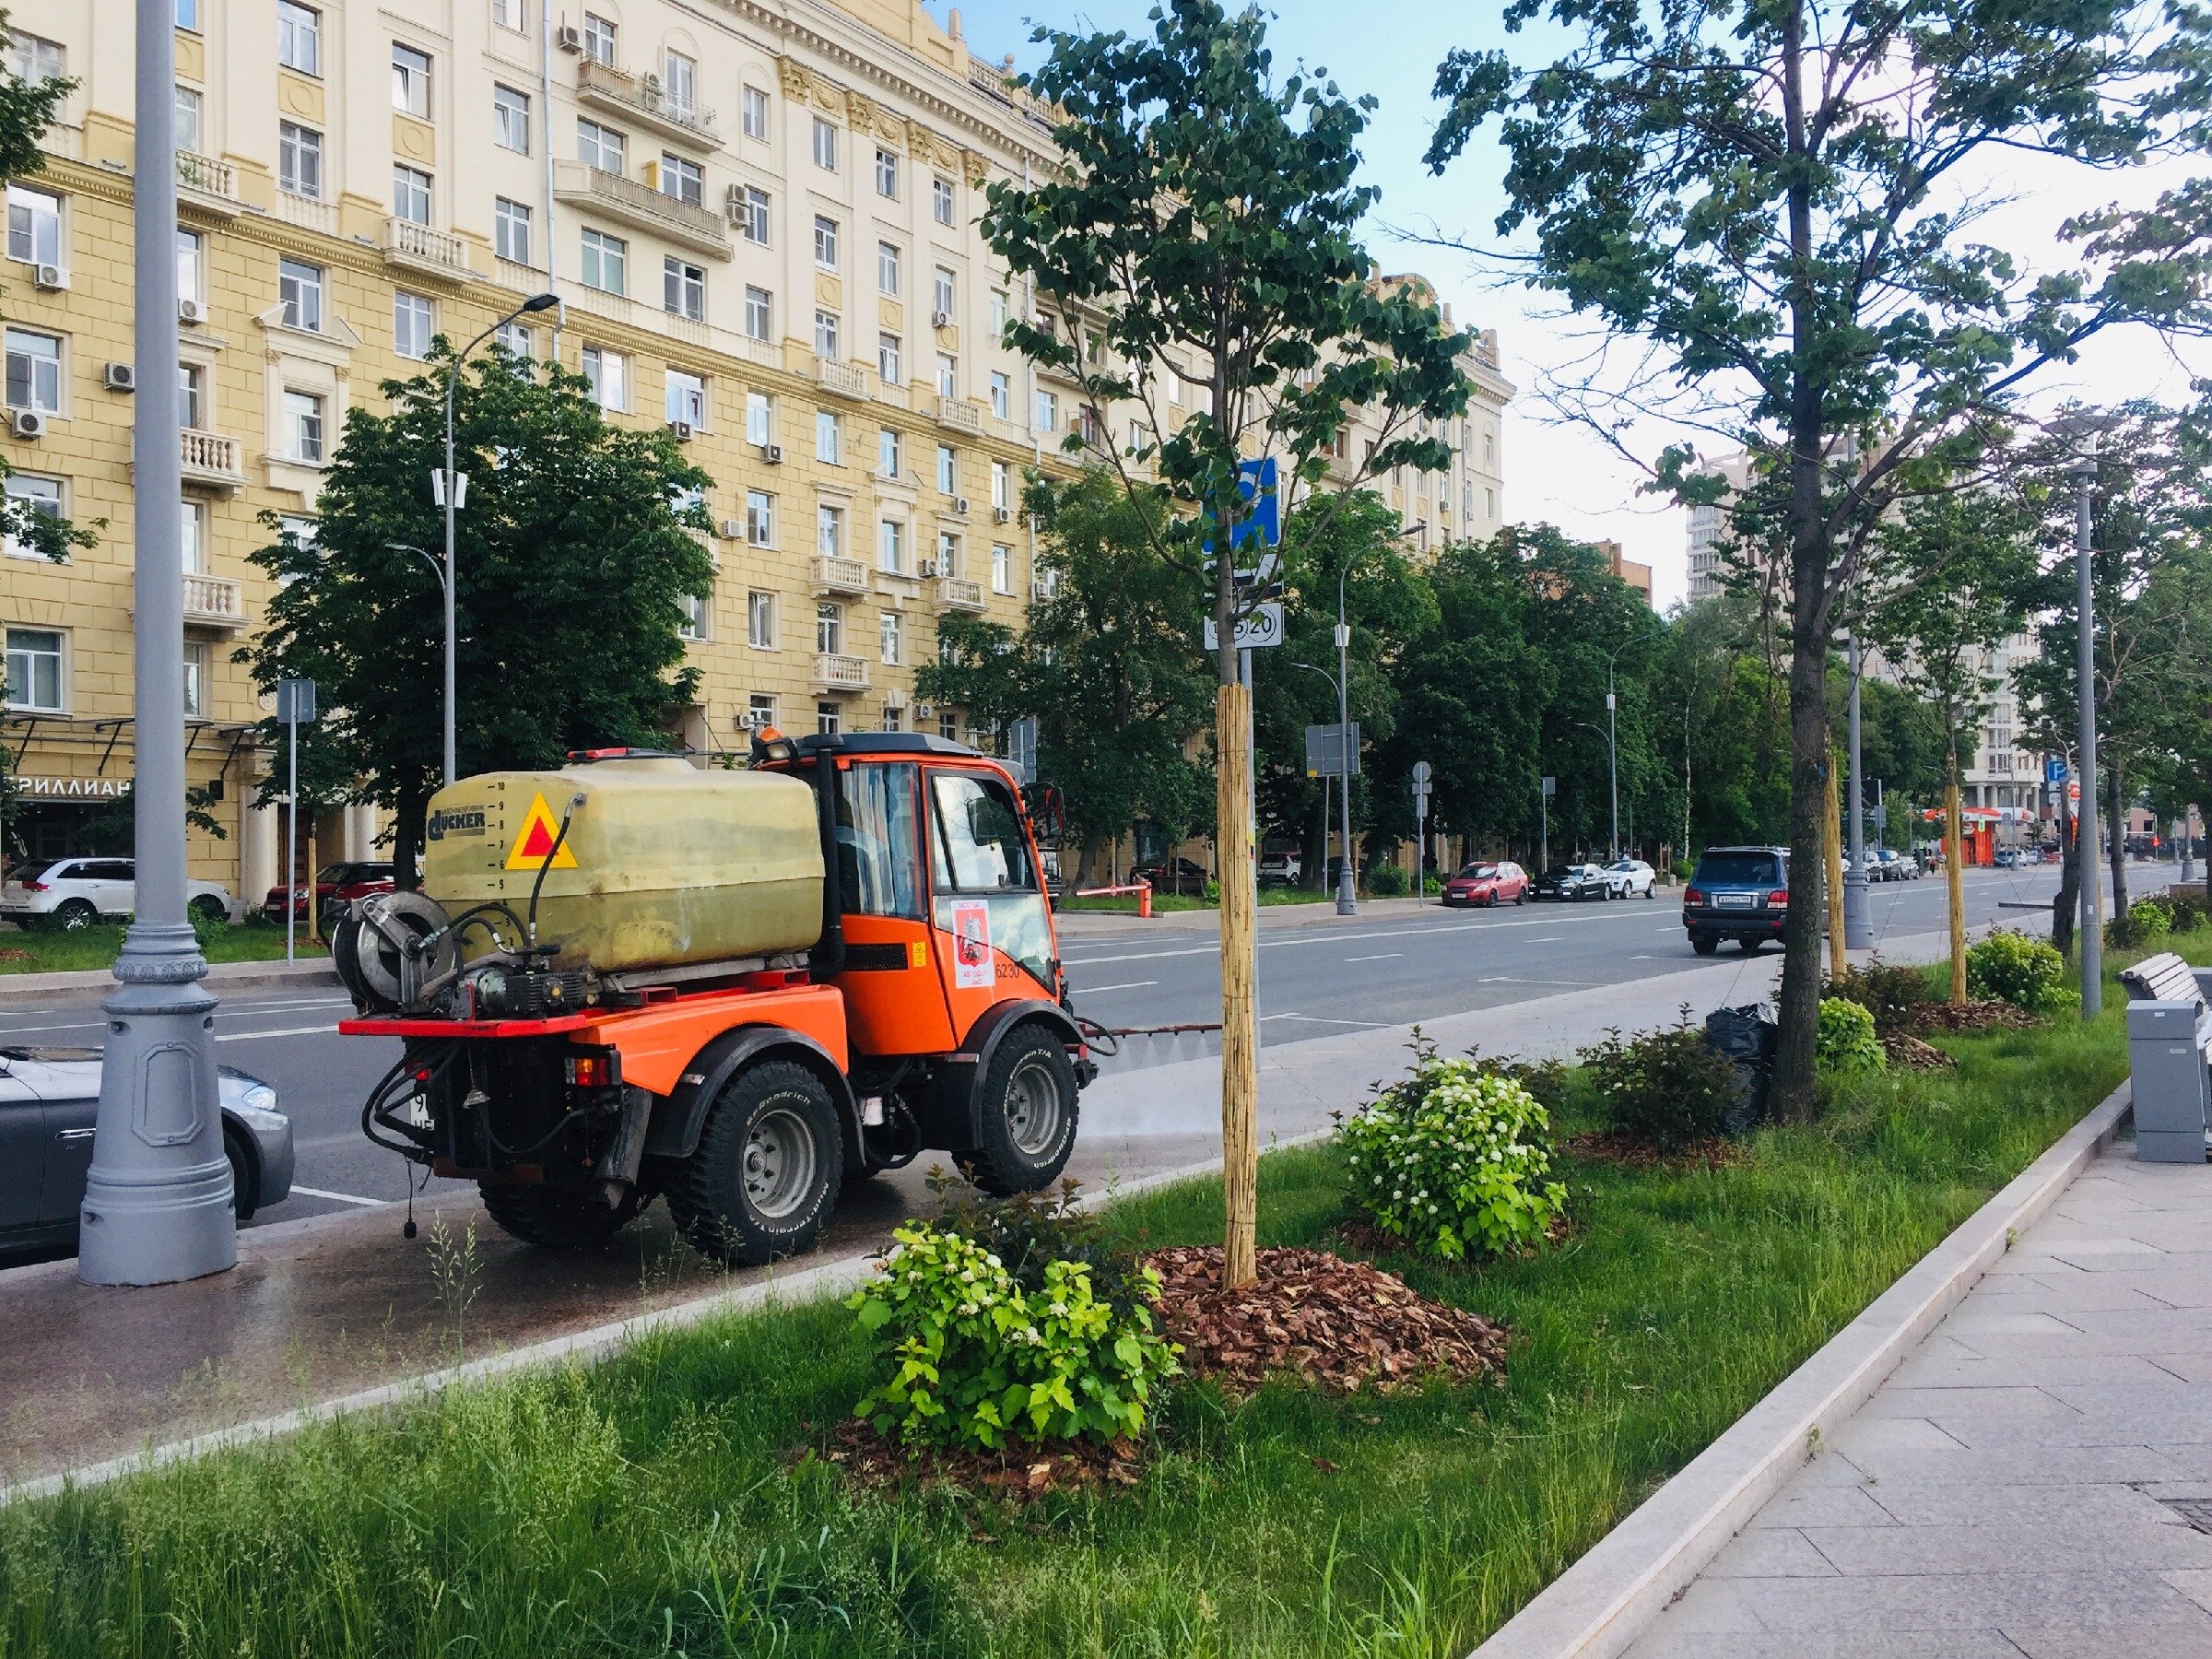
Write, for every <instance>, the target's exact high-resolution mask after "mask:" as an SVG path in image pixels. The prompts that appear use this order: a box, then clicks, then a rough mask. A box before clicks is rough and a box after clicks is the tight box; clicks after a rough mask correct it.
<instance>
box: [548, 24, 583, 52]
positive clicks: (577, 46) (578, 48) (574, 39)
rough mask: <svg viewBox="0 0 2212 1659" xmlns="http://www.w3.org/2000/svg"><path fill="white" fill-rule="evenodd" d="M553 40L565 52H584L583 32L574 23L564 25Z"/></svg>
mask: <svg viewBox="0 0 2212 1659" xmlns="http://www.w3.org/2000/svg"><path fill="white" fill-rule="evenodd" d="M553 39H554V40H555V41H556V42H558V43H559V47H560V49H561V50H562V51H563V52H582V50H583V31H582V29H578V28H577V27H576V26H575V25H574V24H573V23H563V24H562V25H561V26H560V29H559V32H557V33H556V34H555V35H554V37H553Z"/></svg>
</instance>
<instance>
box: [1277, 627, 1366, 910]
mask: <svg viewBox="0 0 2212 1659" xmlns="http://www.w3.org/2000/svg"><path fill="white" fill-rule="evenodd" d="M1348 631H1349V630H1348V629H1346V628H1345V627H1344V625H1343V624H1342V623H1339V624H1337V635H1338V637H1339V639H1341V638H1342V637H1343V636H1344V635H1345V634H1346V633H1347V632H1348ZM1343 660H1344V659H1343V655H1342V653H1341V652H1340V653H1339V654H1338V657H1337V661H1338V663H1339V664H1341V663H1342V662H1343ZM1290 666H1291V667H1293V668H1296V669H1298V670H1299V671H1300V673H1303V674H1318V675H1320V676H1321V677H1322V678H1323V679H1324V680H1327V681H1328V682H1329V688H1330V689H1331V690H1333V691H1334V692H1335V693H1336V724H1337V731H1338V735H1339V740H1338V743H1337V755H1336V771H1337V778H1338V782H1339V785H1340V787H1339V790H1338V793H1339V794H1342V795H1344V797H1345V798H1346V800H1347V801H1349V800H1350V798H1351V787H1352V783H1351V775H1350V773H1349V772H1348V771H1347V770H1346V768H1347V766H1348V765H1349V762H1348V761H1347V759H1345V756H1344V752H1343V751H1344V749H1345V748H1346V747H1347V745H1346V744H1345V743H1344V742H1343V741H1342V734H1343V729H1344V721H1345V712H1344V710H1345V700H1344V690H1345V687H1344V681H1342V680H1341V679H1339V678H1337V677H1336V676H1335V675H1334V674H1331V673H1330V672H1329V671H1328V670H1327V669H1326V668H1316V667H1315V666H1314V665H1312V664H1311V663H1293V664H1291V665H1290ZM1322 788H1323V790H1324V792H1325V791H1326V790H1327V788H1328V780H1327V778H1326V777H1325V776H1324V778H1323V780H1322ZM1325 805H1326V804H1325V802H1324V807H1325ZM1324 822H1325V820H1324ZM1321 867H1322V868H1323V869H1324V870H1326V869H1327V868H1328V867H1329V838H1328V834H1327V831H1326V830H1324V831H1323V834H1322V838H1321ZM1351 867H1352V815H1351V809H1350V808H1349V806H1347V807H1346V809H1345V814H1344V870H1343V871H1339V872H1338V875H1337V878H1336V913H1337V914H1338V915H1343V916H1348V915H1350V914H1351V913H1352V910H1351V907H1352V905H1353V903H1354V900H1353V897H1352V895H1351V894H1350V893H1349V892H1347V890H1346V887H1347V883H1346V881H1345V877H1344V872H1345V871H1349V870H1350V869H1351Z"/></svg>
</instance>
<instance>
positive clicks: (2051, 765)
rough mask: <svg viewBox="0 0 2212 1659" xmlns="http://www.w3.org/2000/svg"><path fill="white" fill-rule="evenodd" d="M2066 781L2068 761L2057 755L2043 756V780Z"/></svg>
mask: <svg viewBox="0 0 2212 1659" xmlns="http://www.w3.org/2000/svg"><path fill="white" fill-rule="evenodd" d="M2065 781H2066V763H2065V760H2064V759H2061V758H2060V757H2059V756H2057V755H2045V756H2044V757H2043V782H2046V783H2064V782H2065Z"/></svg>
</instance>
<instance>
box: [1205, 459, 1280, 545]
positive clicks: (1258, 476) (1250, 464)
mask: <svg viewBox="0 0 2212 1659" xmlns="http://www.w3.org/2000/svg"><path fill="white" fill-rule="evenodd" d="M1237 499H1238V500H1240V501H1241V502H1242V503H1243V504H1244V507H1245V510H1246V511H1245V513H1244V516H1243V517H1241V518H1240V519H1239V520H1238V521H1237V528H1236V533H1235V534H1234V535H1232V536H1231V537H1230V545H1231V546H1232V547H1243V546H1244V545H1245V543H1247V542H1249V541H1253V540H1254V539H1257V540H1259V541H1261V542H1264V543H1265V544H1266V545H1267V546H1268V547H1280V546H1281V545H1282V540H1283V511H1282V497H1281V494H1280V492H1279V491H1278V490H1277V488H1276V466H1275V457H1274V456H1273V455H1266V456H1263V457H1262V458H1261V459H1259V460H1257V461H1242V462H1240V463H1238V465H1237ZM1213 550H1214V541H1213V537H1211V536H1210V535H1209V536H1208V537H1206V552H1207V553H1208V554H1209V555H1210V554H1211V553H1212V552H1213Z"/></svg>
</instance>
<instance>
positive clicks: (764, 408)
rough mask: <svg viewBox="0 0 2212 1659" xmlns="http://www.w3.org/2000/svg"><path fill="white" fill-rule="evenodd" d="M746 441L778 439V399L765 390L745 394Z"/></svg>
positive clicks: (761, 441) (771, 441)
mask: <svg viewBox="0 0 2212 1659" xmlns="http://www.w3.org/2000/svg"><path fill="white" fill-rule="evenodd" d="M745 441H747V443H773V442H774V441H776V400H775V399H774V398H772V397H771V396H770V395H769V394H767V393H765V392H747V394H745Z"/></svg>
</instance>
